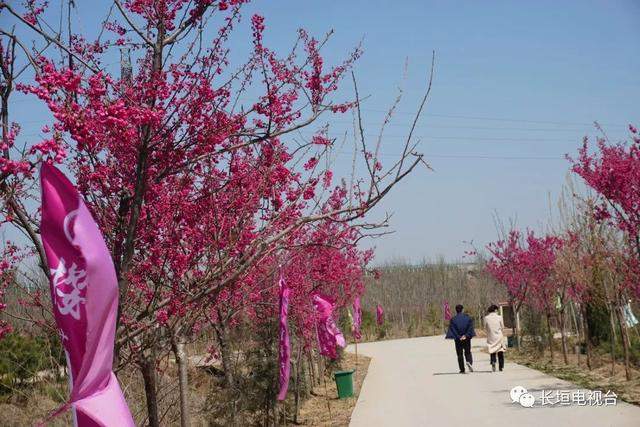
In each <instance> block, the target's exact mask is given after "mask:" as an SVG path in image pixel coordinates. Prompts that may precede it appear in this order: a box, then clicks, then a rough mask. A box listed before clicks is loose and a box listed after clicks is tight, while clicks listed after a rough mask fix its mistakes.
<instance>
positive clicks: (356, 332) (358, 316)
mask: <svg viewBox="0 0 640 427" xmlns="http://www.w3.org/2000/svg"><path fill="white" fill-rule="evenodd" d="M361 325H362V308H361V307H360V297H356V299H354V300H353V325H352V327H351V333H352V334H353V338H355V339H356V340H360V339H362V334H361V333H360V326H361Z"/></svg>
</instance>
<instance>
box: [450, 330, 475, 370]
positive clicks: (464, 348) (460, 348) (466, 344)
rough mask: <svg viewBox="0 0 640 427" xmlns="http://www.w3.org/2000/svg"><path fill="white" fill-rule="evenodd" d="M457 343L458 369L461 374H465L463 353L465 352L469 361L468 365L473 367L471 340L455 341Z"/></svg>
mask: <svg viewBox="0 0 640 427" xmlns="http://www.w3.org/2000/svg"><path fill="white" fill-rule="evenodd" d="M454 341H455V343H456V354H457V355H458V367H459V368H460V372H464V359H463V358H462V353H463V352H464V358H465V359H467V363H468V364H470V365H473V357H472V356H471V339H470V338H467V339H466V340H454Z"/></svg>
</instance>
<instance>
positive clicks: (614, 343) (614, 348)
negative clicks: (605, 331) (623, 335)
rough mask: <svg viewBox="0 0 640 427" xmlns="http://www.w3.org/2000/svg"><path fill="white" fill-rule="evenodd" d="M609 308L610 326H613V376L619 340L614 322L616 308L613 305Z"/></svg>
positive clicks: (609, 305)
mask: <svg viewBox="0 0 640 427" xmlns="http://www.w3.org/2000/svg"><path fill="white" fill-rule="evenodd" d="M608 307H609V324H610V325H611V339H610V341H611V376H613V375H615V373H616V341H617V340H618V339H617V334H616V325H615V323H614V321H613V310H615V308H613V307H612V306H611V304H608Z"/></svg>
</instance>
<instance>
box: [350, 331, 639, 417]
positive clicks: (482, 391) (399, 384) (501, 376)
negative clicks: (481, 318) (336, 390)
mask: <svg viewBox="0 0 640 427" xmlns="http://www.w3.org/2000/svg"><path fill="white" fill-rule="evenodd" d="M472 344H473V347H472V351H473V356H474V360H475V363H474V368H475V372H474V373H467V374H466V375H460V374H458V365H457V361H456V357H455V350H454V347H453V342H452V341H450V340H444V339H443V338H442V337H427V338H412V339H403V340H393V341H381V342H374V343H363V344H359V345H358V353H359V354H364V355H367V356H369V357H371V358H372V360H371V364H370V365H369V372H368V374H367V377H366V378H365V380H364V383H363V386H362V391H361V392H360V397H359V399H358V403H357V405H356V408H355V410H354V412H353V416H352V418H351V426H355V427H360V426H362V427H372V426H394V427H396V426H433V427H441V426H443V427H444V426H453V427H457V426H469V427H479V426H492V427H494V426H503V425H509V426H514V427H528V426H535V427H554V426H559V427H560V426H561V427H569V426H579V427H590V426H594V427H596V426H597V427H607V426H610V427H626V426H629V427H631V426H634V427H638V426H640V407H636V406H634V405H629V404H627V403H624V402H621V401H620V400H618V403H617V405H615V406H579V405H578V404H576V403H572V404H571V405H568V406H563V405H560V404H555V405H545V406H542V405H541V401H540V395H541V393H542V390H552V392H553V393H555V390H559V391H571V395H572V397H573V395H574V391H576V390H577V388H576V386H574V385H572V384H570V383H568V382H566V381H562V380H559V379H557V378H554V377H550V376H548V375H545V374H543V373H541V372H539V371H535V370H533V369H529V368H526V367H524V366H521V365H516V364H514V363H509V354H508V353H507V354H506V356H507V357H506V359H507V364H506V367H505V371H504V372H496V373H492V372H491V365H489V360H488V359H489V356H488V355H487V354H486V353H483V352H481V348H482V346H483V345H484V340H482V339H474V340H473V341H472ZM348 350H349V351H353V347H352V346H350V347H349V349H348ZM515 386H523V387H525V388H526V389H528V391H529V392H530V393H531V394H533V396H534V397H535V405H534V406H533V407H531V408H527V407H523V406H522V405H520V403H512V401H511V398H510V391H511V389H512V388H513V387H515ZM606 391H607V390H603V394H604V393H605V392H606ZM587 396H588V392H587Z"/></svg>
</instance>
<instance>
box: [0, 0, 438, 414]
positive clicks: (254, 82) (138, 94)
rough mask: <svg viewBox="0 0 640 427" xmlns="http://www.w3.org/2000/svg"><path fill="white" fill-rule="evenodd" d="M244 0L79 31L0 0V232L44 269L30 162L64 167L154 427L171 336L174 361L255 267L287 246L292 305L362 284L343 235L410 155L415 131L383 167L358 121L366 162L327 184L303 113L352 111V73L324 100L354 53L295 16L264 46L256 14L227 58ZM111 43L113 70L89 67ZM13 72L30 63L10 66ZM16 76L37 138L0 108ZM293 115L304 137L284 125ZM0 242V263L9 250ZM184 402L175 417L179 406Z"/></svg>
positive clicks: (119, 14)
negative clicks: (341, 95)
mask: <svg viewBox="0 0 640 427" xmlns="http://www.w3.org/2000/svg"><path fill="white" fill-rule="evenodd" d="M244 3H246V1H243V0H230V1H224V0H218V1H201V0H198V1H194V2H185V1H183V0H162V1H161V0H155V1H152V0H128V1H124V2H121V1H119V0H114V3H113V8H112V12H113V13H110V14H109V17H108V18H107V19H106V20H105V22H104V26H103V31H101V32H100V34H99V36H98V37H97V38H96V39H94V40H87V39H86V38H85V37H84V36H83V35H82V34H78V33H75V32H73V31H72V29H73V28H74V27H73V25H72V22H71V20H70V21H69V22H68V23H65V26H64V27H61V28H59V29H58V31H57V32H56V31H55V30H54V28H55V27H56V26H55V25H53V24H51V23H50V22H52V17H51V15H50V14H51V13H53V12H52V11H50V10H48V9H47V7H46V3H44V2H42V3H41V2H38V1H35V0H30V1H27V2H26V3H25V5H23V6H22V7H17V6H13V5H10V4H8V3H5V2H0V13H2V14H3V16H6V19H7V20H13V23H14V24H16V25H18V26H20V28H22V29H23V30H25V31H29V32H30V33H31V34H33V40H30V41H29V42H26V41H24V40H21V39H20V38H18V37H17V36H16V35H15V34H13V33H10V32H7V31H4V30H2V31H1V32H0V36H2V37H1V39H0V58H1V63H0V65H1V68H2V76H1V78H2V81H1V85H0V87H1V89H2V91H1V92H0V96H1V98H2V99H1V101H2V111H1V117H2V126H3V127H2V156H1V157H0V190H1V195H2V206H1V212H2V227H3V230H4V229H5V227H6V228H7V229H9V228H11V229H13V230H17V231H18V232H21V233H23V234H24V236H26V238H25V239H23V240H24V241H25V242H26V243H23V244H21V245H18V246H19V247H17V249H16V253H20V254H26V255H25V256H29V257H32V258H33V259H35V260H36V261H37V262H38V264H39V265H40V267H41V270H42V274H43V275H44V276H48V275H49V272H48V271H47V269H46V267H45V265H46V262H44V255H43V250H42V245H41V243H40V238H39V234H38V233H39V231H38V218H39V214H38V210H37V208H36V206H37V205H36V204H34V203H33V202H32V201H33V200H37V188H35V187H34V182H35V174H36V173H37V168H38V165H39V164H40V163H41V162H51V163H56V164H60V165H63V168H64V169H66V170H67V171H68V172H69V173H70V174H71V175H72V176H73V179H74V181H75V182H76V183H77V185H78V188H79V190H80V192H81V193H82V194H83V196H84V198H85V200H86V201H87V204H88V206H89V208H90V209H91V211H92V214H93V216H94V218H96V221H97V222H98V224H99V226H100V228H101V230H102V231H103V233H104V235H105V238H106V240H107V245H108V247H109V248H110V251H111V254H112V258H113V262H114V264H115V267H116V273H117V277H118V282H119V287H120V307H119V313H120V316H119V323H118V333H117V338H116V350H117V358H118V368H123V367H126V366H131V365H134V366H137V367H138V368H139V370H140V372H141V374H142V377H143V379H144V382H145V393H146V398H147V399H146V400H147V416H148V420H149V424H150V425H153V426H155V425H159V423H160V419H159V415H158V413H159V410H158V396H157V387H156V382H157V381H156V368H157V366H158V363H159V360H160V359H161V358H162V357H163V355H165V354H166V353H168V352H169V351H171V349H173V351H174V353H176V359H177V360H179V359H184V354H183V353H182V354H181V355H179V354H178V353H181V350H180V349H181V348H182V349H184V347H183V346H181V345H179V344H181V343H182V344H184V342H185V341H186V340H187V339H188V337H193V336H194V335H197V334H198V331H200V330H201V328H202V327H203V325H206V324H209V323H211V322H213V323H214V324H219V323H220V321H221V320H222V319H230V318H231V317H232V316H233V315H234V313H236V312H240V313H242V315H244V316H248V317H251V316H253V315H254V314H253V313H255V312H256V311H255V310H254V311H252V307H257V306H259V304H261V301H260V298H262V293H261V292H262V290H261V287H262V286H264V278H265V277H269V275H273V271H274V267H275V265H276V264H282V263H283V259H285V254H288V253H289V252H292V253H291V254H290V258H291V259H297V257H302V259H303V260H304V259H306V262H307V263H308V265H307V266H308V267H309V268H311V267H312V266H315V267H314V269H311V270H307V272H312V273H313V272H317V273H316V275H315V276H314V275H312V276H311V277H307V278H304V280H302V279H299V280H300V282H299V283H300V285H299V286H300V289H301V290H300V291H294V298H293V301H294V302H297V304H299V305H300V307H301V308H298V307H296V306H295V304H294V307H293V309H292V312H293V313H294V318H295V316H296V314H295V313H298V312H300V313H302V312H303V310H304V307H303V306H306V305H308V299H307V300H304V298H305V297H304V296H305V295H306V296H307V297H308V292H306V293H305V292H303V291H302V289H305V290H306V291H308V290H309V287H310V286H312V287H326V288H328V289H327V292H330V293H333V294H334V295H335V296H336V297H341V298H350V297H352V296H354V295H356V294H357V293H358V292H361V290H362V289H361V287H362V282H361V279H358V278H357V276H358V275H359V274H360V275H361V274H362V270H361V269H362V268H363V267H362V266H363V264H365V259H369V258H370V255H363V254H360V253H359V252H358V251H357V249H356V245H357V242H358V241H359V240H360V239H361V238H362V237H364V236H365V235H366V233H367V230H375V229H376V228H377V227H379V226H381V225H384V222H385V220H383V221H382V222H377V223H372V222H370V221H367V220H366V219H365V215H366V213H367V212H368V211H369V210H370V209H372V208H373V207H374V206H376V205H377V204H378V203H379V202H380V200H382V198H383V197H384V196H385V195H386V194H388V193H389V191H390V190H391V189H392V188H393V187H394V186H395V185H396V184H397V183H398V182H400V181H401V180H402V179H403V178H404V177H406V176H407V175H408V174H409V173H411V172H412V171H413V170H414V169H415V168H416V167H417V166H418V165H419V164H421V163H424V161H423V159H422V155H420V154H418V153H416V152H415V147H416V146H415V143H414V141H413V138H412V132H413V129H414V127H412V128H411V130H410V131H409V133H408V137H407V139H406V142H405V145H404V148H403V151H402V153H403V154H402V156H401V158H400V159H399V161H397V162H396V163H394V164H392V165H390V166H389V167H387V168H385V167H384V166H383V165H382V164H381V162H380V161H379V155H378V153H379V152H378V149H379V145H376V146H375V147H369V144H368V142H367V140H366V138H365V133H364V131H363V128H362V126H360V127H359V145H360V146H359V148H358V150H357V151H356V153H354V155H356V157H355V158H356V159H357V160H358V162H360V163H361V165H362V167H363V169H364V170H366V171H367V172H366V174H365V176H364V177H358V176H352V177H351V179H350V180H342V181H338V182H336V180H335V179H334V177H333V171H332V170H331V168H330V167H327V166H326V165H327V164H329V163H328V162H327V161H326V159H327V158H328V156H329V155H330V153H331V152H332V149H333V143H334V141H333V140H332V139H330V138H329V137H328V133H327V127H326V126H319V127H317V126H315V124H316V123H317V122H318V120H319V119H320V118H321V117H322V118H326V119H327V120H330V119H331V117H332V116H333V115H336V114H342V113H344V112H346V111H348V110H349V109H351V108H355V109H356V112H357V115H358V118H359V119H360V109H359V104H358V95H357V87H356V96H355V100H339V101H336V100H334V94H335V92H336V90H337V89H338V85H339V84H340V82H341V81H342V79H343V77H344V76H345V75H346V74H347V73H348V72H349V71H350V70H351V69H352V66H353V64H354V62H355V61H356V60H357V58H358V57H359V56H360V54H361V51H360V49H359V48H356V49H354V51H353V52H351V53H350V54H347V55H346V59H345V60H344V61H343V62H341V63H338V64H336V65H334V66H332V67H331V66H328V65H327V64H326V63H325V61H324V60H323V57H322V55H321V49H322V47H323V46H324V44H325V42H326V40H327V37H325V38H322V39H316V38H314V37H312V36H310V35H309V34H307V32H305V31H303V30H300V31H299V32H298V34H297V40H296V41H295V43H294V47H293V48H292V50H291V51H289V52H287V53H286V54H284V55H279V54H278V53H277V52H274V51H272V50H271V49H269V48H268V46H267V44H266V42H265V38H266V37H265V35H264V31H265V19H264V18H263V17H262V16H260V15H254V16H252V17H251V19H250V25H251V30H252V37H251V39H250V40H249V41H248V42H247V43H248V44H249V46H250V49H249V54H248V57H247V58H246V60H245V61H243V62H241V63H239V64H232V62H231V60H230V47H229V43H228V42H229V38H230V36H231V34H232V33H233V31H234V29H235V28H236V27H237V26H238V25H239V22H240V20H241V17H242V13H241V12H242V6H243V4H244ZM67 24H68V25H67ZM63 28H64V29H63ZM205 30H206V31H205ZM212 33H213V34H215V35H214V36H213V37H212V38H210V37H208V36H206V34H212ZM120 49H122V52H123V60H122V67H121V71H120V74H119V75H116V74H113V73H110V72H109V71H107V67H105V66H103V64H105V63H106V61H107V60H108V58H109V54H113V52H114V50H120ZM129 57H133V63H131V62H130V60H129ZM20 58H22V59H21V60H20ZM27 68H28V69H29V70H31V73H32V74H28V73H27V74H22V71H23V70H24V69H27ZM28 75H32V76H33V78H26V77H25V76H28ZM21 77H22V78H21ZM354 83H355V79H354ZM430 85H431V82H430V81H429V85H428V88H430ZM15 90H19V91H21V92H23V93H25V94H27V95H29V96H32V97H34V98H35V99H39V100H40V101H41V102H42V103H43V104H44V105H46V106H47V108H48V110H49V111H50V113H51V114H52V116H53V121H52V123H51V124H50V125H45V126H43V128H42V130H41V131H42V133H43V134H44V135H45V136H44V137H43V138H42V139H41V140H36V141H30V140H27V141H26V144H24V146H22V144H19V143H18V141H20V126H19V124H18V123H19V120H14V119H10V114H9V113H10V106H11V102H10V100H11V95H12V93H13V92H14V91H15ZM428 94H429V89H427V91H426V94H425V97H424V98H423V99H422V102H421V104H420V106H419V108H418V112H417V114H416V117H415V121H417V120H418V118H419V116H420V113H421V111H422V108H423V106H424V104H425V102H426V100H427V96H428ZM247 99H249V101H247ZM415 121H414V125H415ZM359 122H360V123H362V121H361V120H359ZM303 128H311V129H312V134H313V135H312V136H311V137H310V138H308V139H304V138H299V137H296V138H293V135H297V133H296V132H298V131H299V130H301V129H303ZM347 182H349V184H347ZM356 221H357V224H356ZM321 247H323V248H325V249H323V250H322V251H321V250H320V249H319V248H321ZM329 248H334V249H333V250H330V249H329ZM314 250H315V251H318V253H317V254H316V253H314V252H313V251H314ZM5 255H6V257H5V261H4V262H5V263H4V264H3V266H4V265H5V264H6V263H11V257H12V256H14V255H12V254H5ZM320 262H323V263H324V264H322V265H318V263H320ZM301 263H302V261H301ZM332 263H334V264H336V266H337V267H338V268H336V269H333V268H332ZM9 265H10V264H7V266H9ZM302 265H304V263H302ZM5 270H6V271H9V270H10V268H9V267H7V269H3V271H2V274H3V277H5V276H4V274H5V273H4V271H5ZM303 273H304V271H301V272H300V273H298V274H303ZM323 275H324V276H323ZM332 275H333V276H332ZM321 276H323V277H324V278H322V280H320V279H321ZM294 277H295V276H294ZM292 281H293V282H294V283H295V279H292ZM338 282H340V286H338V285H337V283H338ZM268 283H269V286H272V284H274V281H268ZM302 283H304V284H302ZM347 284H348V286H347ZM345 286H346V287H345ZM22 291H23V292H24V297H23V298H21V301H23V302H24V304H27V305H31V306H33V307H35V308H37V312H41V311H42V310H46V309H47V307H48V306H47V305H46V304H44V305H43V303H42V301H43V300H46V298H45V299H43V298H41V295H42V291H43V290H42V288H33V287H25V288H24V289H22ZM272 294H273V293H272ZM246 295H249V296H250V297H251V298H253V299H250V300H248V301H247V300H246V299H245V298H244V296H246ZM296 295H297V296H296ZM345 303H346V302H345ZM194 313H195V314H197V315H195V316H192V314H194ZM230 316H231V317H230ZM299 317H300V318H301V319H302V320H300V324H301V325H304V328H307V329H308V322H307V321H305V320H304V316H302V315H300V316H299ZM33 320H34V321H38V322H40V321H42V319H40V318H34V319H33ZM304 328H303V332H302V336H307V335H308V334H309V332H308V331H306V329H304ZM180 379H181V384H180V386H181V390H183V391H184V390H186V388H187V387H186V383H183V382H182V380H183V378H182V376H181V378H180ZM184 380H185V381H186V378H185V379H184ZM183 395H184V393H183ZM183 397H184V396H183ZM182 401H183V399H181V402H182ZM183 403H184V402H183ZM183 406H184V405H183ZM182 415H183V417H182V424H183V425H188V423H189V416H188V413H187V411H186V408H185V407H183V408H182Z"/></svg>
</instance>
